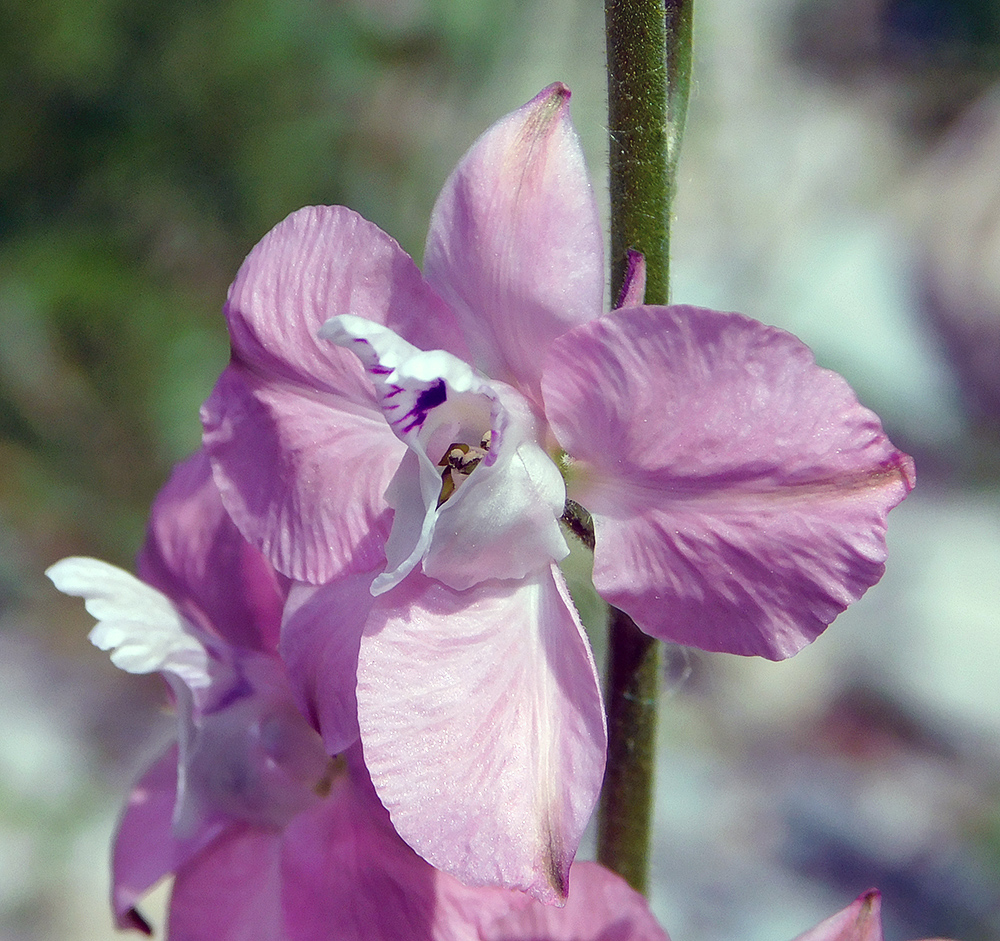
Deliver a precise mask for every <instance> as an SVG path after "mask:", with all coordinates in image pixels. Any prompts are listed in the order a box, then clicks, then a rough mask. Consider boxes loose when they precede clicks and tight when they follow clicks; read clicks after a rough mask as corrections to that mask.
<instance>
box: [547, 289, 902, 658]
mask: <svg viewBox="0 0 1000 941" xmlns="http://www.w3.org/2000/svg"><path fill="white" fill-rule="evenodd" d="M543 388H544V395H545V404H546V412H547V417H548V419H549V421H550V423H551V426H552V428H553V431H554V432H555V434H556V436H557V438H558V439H559V441H560V443H561V444H562V446H563V447H564V448H566V450H567V451H568V452H569V453H570V454H571V455H572V457H573V458H574V460H575V461H576V463H575V464H573V465H572V466H571V467H570V470H569V480H570V482H569V494H570V496H571V497H572V498H573V499H575V500H577V501H579V502H580V503H582V504H583V505H584V506H585V507H586V508H587V509H588V510H590V512H591V513H592V514H593V517H594V528H595V533H596V538H597V548H596V550H595V555H594V584H595V586H596V587H597V590H598V591H599V592H600V593H601V595H602V596H603V597H604V598H605V599H606V600H607V601H609V602H610V603H612V604H614V605H616V606H618V607H619V608H622V609H623V610H624V611H626V612H627V613H628V614H630V615H631V616H632V617H633V618H634V619H635V621H636V623H637V624H638V625H639V626H640V627H642V628H643V630H645V631H646V632H647V633H650V634H652V635H654V636H656V637H660V638H664V639H668V640H672V641H676V642H678V643H683V644H689V645H692V646H696V647H701V648H703V649H706V650H724V651H729V652H732V653H741V654H760V655H763V656H766V657H770V658H772V659H781V658H783V657H787V656H790V655H791V654H793V653H795V652H796V651H797V650H798V649H799V648H801V647H802V646H804V645H805V644H806V643H808V642H809V641H811V640H813V639H814V638H815V637H816V636H817V635H818V634H819V633H820V632H822V630H823V629H824V628H825V627H826V625H827V624H829V623H830V622H831V621H832V620H833V619H834V618H835V617H836V615H837V614H839V613H840V612H841V611H842V610H843V609H844V608H846V607H847V605H848V604H849V603H851V602H852V601H855V600H857V599H858V598H859V597H860V596H861V595H862V594H863V593H864V591H865V590H866V589H867V588H868V587H870V586H871V585H873V584H874V583H875V582H877V581H878V579H879V578H880V577H881V576H882V572H883V570H884V564H883V563H884V559H885V528H886V514H887V513H888V511H889V510H890V509H891V508H892V507H893V506H895V505H896V504H897V503H899V502H900V500H902V499H903V498H904V497H905V496H906V494H907V493H908V492H909V490H910V489H911V488H912V486H913V477H914V471H913V462H912V460H911V459H910V458H909V457H907V456H906V455H905V454H902V453H900V452H899V451H897V450H896V449H895V448H894V447H893V446H892V444H891V442H890V441H889V440H888V439H887V438H886V436H885V435H884V433H883V431H882V428H881V425H880V424H879V421H878V419H877V417H876V416H875V415H874V414H873V413H872V412H870V411H868V410H867V409H865V408H863V407H862V406H861V405H859V404H858V401H857V399H856V398H855V396H854V393H853V392H852V391H851V389H850V388H849V387H848V385H847V383H846V382H844V380H843V379H842V378H841V377H840V376H838V375H836V374H835V373H832V372H830V371H828V370H825V369H820V368H819V367H818V366H816V364H815V362H814V360H813V357H812V354H811V353H810V352H809V350H808V348H807V347H805V346H804V345H803V344H802V343H800V342H799V341H798V340H796V339H795V338H794V337H793V336H791V335H790V334H788V333H785V332H784V331H781V330H777V329H775V328H773V327H766V326H764V325H762V324H759V323H757V322H756V321H753V320H750V319H749V318H746V317H743V316H741V315H739V314H723V313H718V312H716V311H710V310H702V309H699V308H692V307H640V308H634V309H631V310H623V311H619V312H616V313H615V314H613V315H611V316H610V317H607V318H604V319H602V320H601V321H598V322H595V323H591V324H587V325H585V326H583V327H580V328H577V329H576V330H574V331H572V333H570V334H568V335H566V336H565V337H562V338H560V340H558V341H557V342H556V343H555V344H554V345H553V348H552V351H551V355H550V357H549V359H548V361H547V364H546V374H545V379H544V384H543Z"/></svg>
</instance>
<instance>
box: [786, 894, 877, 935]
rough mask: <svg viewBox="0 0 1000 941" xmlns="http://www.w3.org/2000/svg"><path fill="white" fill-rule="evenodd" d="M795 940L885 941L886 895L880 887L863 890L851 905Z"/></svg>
mask: <svg viewBox="0 0 1000 941" xmlns="http://www.w3.org/2000/svg"><path fill="white" fill-rule="evenodd" d="M795 941H882V896H881V895H880V894H879V892H878V890H877V889H869V890H868V891H867V892H862V893H861V895H859V896H858V897H857V898H856V899H855V900H854V901H853V902H852V903H851V904H850V905H848V906H847V908H845V909H842V910H841V911H839V912H837V914H836V915H831V916H830V917H829V918H827V919H826V920H825V921H821V922H820V923H819V924H818V925H817V926H816V927H815V928H812V929H810V930H809V931H807V932H805V933H804V934H800V935H799V936H798V937H797V938H795Z"/></svg>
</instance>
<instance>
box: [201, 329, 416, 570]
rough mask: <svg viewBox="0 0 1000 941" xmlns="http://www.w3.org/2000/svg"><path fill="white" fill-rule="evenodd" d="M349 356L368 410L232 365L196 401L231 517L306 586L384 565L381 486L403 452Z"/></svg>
mask: <svg viewBox="0 0 1000 941" xmlns="http://www.w3.org/2000/svg"><path fill="white" fill-rule="evenodd" d="M324 345H325V346H329V347H330V348H331V349H336V348H335V347H333V346H332V344H329V343H324ZM345 355H349V354H346V353H345ZM350 358H351V359H352V360H353V361H354V363H355V366H356V368H357V370H358V372H359V375H360V377H361V381H363V382H364V383H365V384H366V386H367V387H368V394H369V396H370V397H371V400H372V401H371V403H370V407H369V408H364V409H362V408H354V407H353V406H351V405H350V403H349V402H348V400H347V399H345V398H344V397H342V396H337V395H334V394H333V393H322V392H318V391H317V392H312V393H309V394H306V393H305V392H304V391H303V390H302V389H299V388H297V387H296V386H295V385H294V384H291V383H287V382H278V381H272V380H268V379H266V378H263V377H262V376H260V375H259V374H257V373H255V372H252V371H251V370H249V369H247V368H245V367H243V366H240V365H239V364H238V363H235V362H234V363H231V364H230V365H229V366H228V367H227V368H226V370H225V372H223V374H222V376H221V377H220V378H219V381H218V382H217V383H216V386H215V389H214V390H213V391H212V395H211V396H210V397H209V399H208V401H207V402H206V403H205V405H204V406H203V408H202V422H203V424H204V426H205V435H204V441H205V447H206V449H207V451H208V453H209V455H210V457H211V459H212V464H213V468H214V471H215V480H216V484H217V485H218V488H219V492H220V494H221V496H222V500H223V502H224V503H225V506H226V509H227V510H228V511H229V513H230V515H231V516H232V518H233V521H234V522H235V523H236V525H237V526H238V527H239V529H240V531H241V532H242V533H243V535H244V536H245V537H246V538H247V539H248V540H249V541H250V542H251V543H252V544H253V545H255V546H256V547H258V548H259V550H260V551H261V552H263V553H264V555H265V556H266V557H267V558H268V559H269V560H270V562H271V564H273V565H274V567H275V568H276V569H278V571H280V572H283V573H284V574H286V575H288V576H289V577H291V578H294V579H297V580H299V581H305V582H311V583H313V584H321V583H323V582H325V581H328V580H329V579H331V578H333V577H335V576H338V575H341V574H345V573H351V572H360V571H367V570H369V569H371V568H374V567H375V566H377V565H379V564H381V562H382V560H383V558H384V549H383V547H384V544H385V539H386V537H387V535H388V533H389V522H390V515H391V514H390V511H389V507H388V505H387V504H386V502H385V497H384V493H385V488H386V486H387V485H388V483H389V481H390V479H391V478H392V475H393V472H394V471H395V469H396V466H397V465H398V464H399V461H400V458H401V457H402V455H403V452H404V450H405V448H404V446H403V445H402V444H401V443H400V442H399V441H398V440H397V439H396V437H395V436H394V435H393V434H392V433H391V431H390V430H389V428H388V426H387V425H386V423H385V420H384V419H383V417H382V412H381V410H380V409H379V408H378V406H377V405H376V404H375V402H374V391H373V390H372V387H371V384H370V383H369V382H368V380H367V379H365V378H364V374H363V373H362V371H361V366H360V364H359V363H358V361H357V358H356V357H353V356H352V357H350Z"/></svg>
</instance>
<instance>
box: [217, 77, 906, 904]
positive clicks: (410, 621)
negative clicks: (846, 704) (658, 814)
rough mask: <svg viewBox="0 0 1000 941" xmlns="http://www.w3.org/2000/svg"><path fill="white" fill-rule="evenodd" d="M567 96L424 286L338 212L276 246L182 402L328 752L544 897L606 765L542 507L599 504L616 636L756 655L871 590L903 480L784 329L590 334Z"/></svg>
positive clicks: (650, 317) (444, 240)
mask: <svg viewBox="0 0 1000 941" xmlns="http://www.w3.org/2000/svg"><path fill="white" fill-rule="evenodd" d="M568 99H569V91H568V90H567V89H566V88H565V86H563V85H559V84H556V85H552V86H550V87H549V88H547V89H545V90H544V91H543V92H541V94H539V95H538V96H537V97H536V98H534V99H533V100H532V101H530V102H529V103H528V104H526V105H525V106H523V107H522V108H520V109H519V110H517V111H515V112H513V113H512V114H510V115H508V116H507V117H505V118H503V119H502V120H501V121H499V122H498V123H497V124H495V125H493V127H491V128H490V129H489V130H488V131H487V132H486V133H485V134H484V135H483V136H482V137H481V138H480V139H479V140H478V141H477V142H476V143H475V144H474V145H473V147H472V149H471V150H470V151H469V152H468V154H467V155H466V156H465V157H464V158H463V159H462V161H461V162H460V163H459V165H458V167H457V168H456V170H455V171H454V172H453V173H452V175H451V177H450V178H449V179H448V181H447V182H446V184H445V187H444V190H443V192H442V194H441V196H440V197H439V199H438V202H437V205H436V206H435V209H434V212H433V216H432V219H431V226H430V232H429V235H428V240H427V247H426V252H425V264H424V274H423V275H421V273H420V272H419V271H418V270H417V268H416V266H415V265H414V263H413V262H412V260H411V259H410V258H409V257H408V256H407V255H406V254H405V253H404V252H403V251H402V250H401V249H400V247H399V246H398V245H397V244H396V243H395V242H394V241H393V240H392V239H391V238H390V237H389V236H387V235H386V234H385V233H383V232H381V231H380V230H379V229H377V228H376V227H375V226H373V225H371V224H370V223H368V222H366V221H365V220H363V219H361V218H360V217H359V216H357V215H356V214H354V213H353V212H351V211H350V210H348V209H344V208H343V207H312V208H307V209H303V210H301V211H299V212H297V213H294V214H293V215H291V216H290V217H289V218H288V219H286V220H285V221H284V222H282V223H281V224H280V225H278V226H277V227H276V228H275V229H273V230H272V231H271V232H270V233H269V234H268V235H267V236H266V237H265V238H264V239H263V240H262V241H261V242H260V244H258V245H257V246H256V248H254V250H253V251H252V252H251V253H250V255H249V257H248V258H247V260H246V262H245V263H244V265H243V266H242V268H241V269H240V272H239V274H238V275H237V278H236V280H235V282H234V283H233V285H232V287H231V289H230V293H229V297H228V300H227V304H226V316H227V318H228V323H229V330H230V335H231V341H232V350H233V355H232V360H231V362H230V364H229V366H228V367H227V369H226V371H225V372H224V373H223V375H222V376H221V378H220V380H219V382H218V384H217V385H216V388H215V390H214V391H213V393H212V395H211V397H210V398H209V400H208V401H207V402H206V404H205V407H204V409H203V413H202V417H203V422H204V426H205V438H204V440H205V446H206V448H207V450H208V452H209V454H210V456H211V460H212V464H213V468H214V472H215V479H216V481H217V483H218V486H219V489H220V492H221V494H222V499H223V502H224V503H225V505H226V508H227V509H228V511H229V512H230V514H231V515H232V517H233V519H234V521H235V522H236V525H237V526H238V527H239V528H240V530H241V532H242V533H243V534H244V535H245V536H246V538H247V539H248V540H249V541H250V542H251V543H253V544H254V545H255V546H257V547H259V548H260V549H261V551H262V552H264V554H265V555H266V556H267V557H268V558H269V560H270V561H271V562H272V564H273V565H274V566H275V567H276V568H277V569H278V570H279V571H280V572H282V573H284V574H285V575H287V576H289V577H290V578H292V579H295V580H297V581H299V582H302V583H309V584H311V585H313V586H324V587H321V588H318V589H317V588H312V589H309V588H297V589H294V590H293V592H292V595H291V597H290V599H289V610H288V612H287V614H286V621H285V624H284V626H283V630H282V652H283V655H284V656H285V657H286V659H287V661H288V663H289V669H290V673H291V676H292V678H293V682H294V683H295V686H296V691H297V693H298V695H299V701H300V704H301V705H302V707H303V708H304V709H305V710H307V711H308V712H309V714H311V715H315V718H316V722H317V724H318V727H319V728H320V730H321V732H322V734H323V737H324V741H325V743H326V746H327V748H328V750H331V751H337V750H340V749H342V748H343V747H345V746H346V745H347V744H349V743H350V742H351V741H353V740H354V739H355V738H356V737H357V735H358V734H359V731H360V735H361V738H362V741H363V743H364V749H365V756H366V761H367V763H368V767H369V769H370V771H371V775H372V780H373V782H374V785H375V789H376V791H377V793H378V795H379V797H380V799H381V800H382V802H383V803H384V804H385V806H386V807H387V808H388V809H389V811H390V814H391V816H392V820H393V823H394V824H395V826H396V828H397V830H398V831H399V832H400V834H401V835H402V836H403V838H404V839H405V840H406V841H407V842H408V843H409V844H410V845H411V846H413V847H414V848H415V849H416V850H417V851H418V852H419V853H420V854H421V855H423V856H424V857H425V858H426V859H428V860H429V861H430V862H432V863H433V864H434V865H436V866H438V867H440V868H443V869H446V870H447V871H449V872H451V873H453V874H455V875H457V876H458V877H460V878H461V879H463V880H465V881H468V882H471V883H477V884H502V885H510V886H518V887H522V888H525V889H529V890H530V891H532V892H534V893H535V894H536V895H537V896H538V897H540V898H546V899H558V898H560V897H561V896H562V895H563V894H564V889H565V878H566V874H567V872H568V867H569V863H570V861H571V860H572V858H573V853H574V852H575V848H576V845H577V843H578V840H579V836H580V833H581V832H582V829H583V826H584V825H585V823H586V820H587V819H588V817H589V815H590V810H591V808H592V806H593V802H594V800H595V798H596V794H597V790H598V787H599V784H600V779H601V772H602V761H603V758H602V756H603V751H604V747H605V746H604V728H603V715H602V710H601V706H600V699H599V693H598V684H597V680H596V676H595V674H594V670H593V665H592V661H591V657H590V653H589V649H588V648H587V645H586V641H585V639H584V637H583V635H582V632H581V629H580V624H579V620H578V618H577V615H576V613H575V611H574V610H573V607H572V604H571V602H570V600H569V597H568V594H567V592H566V588H565V584H564V582H563V580H562V577H561V575H560V574H559V570H558V567H557V564H558V562H559V561H560V560H561V559H562V558H563V556H564V555H565V554H566V552H567V547H566V544H565V540H564V537H563V535H562V531H561V528H560V523H559V519H560V517H561V516H562V515H563V511H564V507H565V505H566V498H567V496H568V497H569V498H571V499H572V500H574V501H576V502H578V503H580V504H582V505H583V506H584V507H585V508H586V509H587V510H588V511H589V512H590V513H591V514H592V515H593V523H594V529H595V532H596V542H597V545H596V548H595V555H594V580H595V585H596V586H597V588H598V590H599V591H600V592H601V594H602V595H603V596H604V597H605V598H606V599H607V600H609V601H611V602H612V603H613V604H615V605H618V606H619V607H621V608H622V609H624V610H625V611H627V612H628V613H629V614H630V615H632V617H633V618H634V619H635V620H636V622H637V623H638V624H639V626H640V627H642V628H643V629H644V630H646V631H647V632H648V633H650V634H652V635H654V636H656V637H661V638H665V639H669V640H673V641H677V642H681V643H686V644H692V645H695V646H699V647H703V648H705V649H709V650H728V651H732V652H736V653H743V654H761V655H764V656H768V657H772V658H776V659H777V658H781V657H785V656H789V655H791V654H792V653H794V652H795V651H796V650H798V649H799V648H800V647H802V646H803V645H804V644H806V643H808V642H809V641H811V640H812V639H813V638H815V637H816V636H817V635H818V634H819V633H820V632H821V631H822V630H823V629H824V627H825V626H826V624H828V623H829V622H830V621H832V620H833V618H834V617H835V616H836V615H837V614H838V613H839V612H840V611H842V610H843V609H844V608H845V607H846V606H847V605H848V604H849V603H850V602H851V601H853V600H856V599H857V598H858V597H860V595H861V594H862V593H863V592H864V591H865V590H866V589H867V588H868V587H869V586H870V585H872V584H873V583H874V582H875V581H877V580H878V578H879V577H880V576H881V574H882V571H883V562H884V558H885V542H884V534H885V517H886V513H887V512H888V510H889V509H890V508H891V507H892V506H894V505H895V504H897V503H898V502H899V501H900V500H901V499H902V498H903V497H904V496H905V494H906V493H907V492H908V490H909V489H910V488H911V486H912V482H913V466H912V461H911V460H910V459H909V458H908V457H906V456H905V455H903V454H901V453H900V452H898V451H897V450H896V449H895V448H893V446H892V445H891V443H890V442H889V441H888V440H887V438H886V437H885V435H884V434H883V433H882V429H881V426H880V425H879V422H878V419H877V418H876V416H874V415H873V414H872V413H871V412H869V411H867V410H866V409H864V408H862V407H861V406H860V405H859V404H858V402H857V399H856V398H855V397H854V395H853V393H852V392H851V390H850V389H849V388H848V386H847V385H846V383H845V382H844V381H843V380H842V379H841V378H840V377H839V376H836V375H835V374H834V373H831V372H828V371H826V370H823V369H820V368H818V367H817V366H816V365H815V363H814V361H813V358H812V356H811V354H810V353H809V351H808V350H807V349H806V347H804V346H803V345H802V344H801V343H800V342H799V341H798V340H796V339H795V338H794V337H792V336H790V335H789V334H787V333H784V332H782V331H780V330H776V329H774V328H771V327H765V326H763V325H761V324H759V323H756V322H755V321H752V320H749V319H748V318H745V317H742V316H741V315H739V314H724V313H718V312H716V311H710V310H702V309H697V308H691V307H652V306H649V307H644V306H632V307H630V308H628V309H624V310H618V311H615V312H613V313H612V314H610V315H607V316H602V311H603V290H604V272H603V257H602V256H603V248H602V245H603V240H602V235H601V231H600V226H599V221H598V213H597V207H596V204H595V201H594V197H593V194H592V191H591V188H590V184H589V182H588V178H587V172H586V167H585V165H584V162H583V157H582V153H581V150H580V147H579V144H578V141H577V138H576V135H575V132H574V131H573V128H572V125H571V123H570V120H569V111H568ZM638 281H641V278H640V279H637V280H636V281H634V282H633V284H632V286H631V287H630V289H629V290H627V291H626V292H625V295H624V299H623V303H627V304H635V303H637V302H638V300H639V296H640V295H641V290H639V289H638V288H637V286H636V285H637V284H638ZM355 660H356V662H357V671H356V674H355V671H354V663H355ZM355 715H356V716H357V719H356V720H355Z"/></svg>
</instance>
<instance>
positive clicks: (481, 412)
mask: <svg viewBox="0 0 1000 941" xmlns="http://www.w3.org/2000/svg"><path fill="white" fill-rule="evenodd" d="M320 336H322V337H325V338H326V339H328V340H331V341H332V342H334V343H336V344H338V345H340V346H343V347H345V348H346V349H350V350H351V351H353V352H354V353H355V354H357V356H358V358H359V359H360V360H361V362H362V364H363V365H364V367H365V369H366V371H367V372H368V375H369V377H370V378H371V380H372V383H373V384H374V385H375V388H376V391H377V392H378V395H379V400H380V403H381V405H382V409H383V412H384V414H385V417H386V421H387V422H388V423H389V426H390V428H392V430H393V432H394V433H395V434H396V436H397V437H398V438H399V439H400V440H401V441H403V442H404V444H406V445H407V446H408V448H409V449H410V450H409V452H408V453H407V455H406V456H405V457H404V459H403V461H402V462H401V463H400V465H399V468H398V469H397V471H396V474H395V475H394V477H393V479H392V481H391V482H390V484H389V487H388V488H387V489H386V493H385V497H386V500H387V502H388V503H389V505H390V506H391V507H392V509H393V510H394V512H395V516H394V518H393V524H392V529H391V531H390V534H389V539H388V541H387V543H386V558H387V565H386V569H385V571H384V572H383V573H382V574H380V575H379V576H378V577H377V578H376V579H375V581H374V583H373V584H372V593H373V594H376V595H377V594H381V593H382V592H385V591H388V590H389V589H390V588H392V587H394V586H395V585H397V584H399V582H400V581H402V580H403V579H404V578H405V577H406V576H407V575H408V574H409V573H410V572H411V571H412V570H413V569H414V568H415V567H416V566H417V565H418V564H419V563H421V561H423V567H424V571H425V573H426V574H427V575H430V576H431V577H433V578H436V579H438V580H439V581H442V582H444V583H445V584H447V585H449V586H450V587H452V588H456V589H458V590H462V589H464V588H467V587H469V586H470V585H473V584H476V583H477V582H479V581H483V580H485V579H488V578H501V579H502V578H519V577H522V576H523V575H525V574H526V573H527V572H530V571H533V570H535V569H536V568H538V567H539V566H541V565H547V564H548V563H549V562H551V561H553V560H558V559H560V558H562V557H563V556H564V555H565V554H566V553H567V552H568V548H567V547H566V543H565V540H564V538H563V536H562V533H561V531H560V529H559V524H558V519H559V516H560V515H561V514H562V509H563V505H564V503H565V489H564V487H563V483H562V477H561V475H560V474H559V470H558V468H557V467H556V466H555V465H554V464H553V463H552V461H551V460H549V458H548V456H547V455H546V454H545V452H544V450H543V449H542V448H541V446H540V445H539V444H538V438H539V433H538V432H539V429H538V422H537V419H536V418H535V416H534V414H533V413H532V411H531V407H530V405H529V404H528V403H527V401H526V400H525V399H524V397H523V396H521V395H520V393H518V392H517V391H516V390H514V389H512V388H510V387H509V386H505V385H503V384H502V383H491V382H489V381H488V380H486V379H482V378H480V377H479V376H478V375H476V373H475V372H474V371H473V370H472V368H471V367H470V366H469V365H468V364H467V363H464V362H462V361H461V360H460V359H458V358H457V357H455V356H452V355H451V354H450V353H446V352H444V351H443V350H431V351H427V352H425V351H422V350H419V349H417V348H416V347H414V346H413V345H411V344H410V343H407V342H406V341H405V340H403V339H402V338H401V337H399V336H397V335H396V334H395V333H394V332H393V331H392V330H390V329H388V328H387V327H383V326H381V325H380V324H375V323H372V322H371V321H368V320H364V319H363V318H360V317H354V316H350V315H344V316H339V317H334V318H332V319H331V320H328V321H327V322H326V323H325V324H324V325H323V327H322V329H321V330H320ZM456 449H457V451H458V452H460V454H456V455H455V459H454V463H452V464H451V465H449V461H448V459H447V458H448V455H449V453H452V452H453V451H455V450H456ZM473 449H474V450H473ZM470 452H471V454H472V456H471V457H470V458H469V459H468V461H467V462H466V461H465V460H464V458H463V457H462V456H463V455H465V454H467V453H470ZM460 488H461V489H460ZM429 562H430V563H431V564H430V567H429V566H428V563H429Z"/></svg>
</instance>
